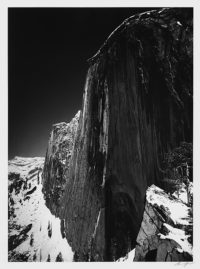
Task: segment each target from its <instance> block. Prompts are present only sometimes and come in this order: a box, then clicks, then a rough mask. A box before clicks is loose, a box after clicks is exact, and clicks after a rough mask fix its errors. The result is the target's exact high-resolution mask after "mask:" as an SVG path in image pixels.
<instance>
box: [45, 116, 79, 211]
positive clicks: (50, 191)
mask: <svg viewBox="0 0 200 269" xmlns="http://www.w3.org/2000/svg"><path fill="white" fill-rule="evenodd" d="M79 116H80V111H79V112H78V113H77V114H76V115H75V117H74V118H73V119H72V120H71V122H70V123H65V122H61V123H57V124H54V125H53V129H52V131H51V133H50V137H49V142H48V147H47V152H46V158H45V163H44V169H43V178H44V179H45V180H43V193H44V196H45V200H46V204H47V206H48V207H49V209H50V210H51V212H52V213H53V214H55V215H57V212H58V208H59V207H60V201H61V199H62V196H63V192H64V189H65V184H66V180H67V178H66V174H65V171H66V170H68V168H69V163H70V159H71V154H72V151H73V146H74V139H75V136H76V131H77V126H78V122H79Z"/></svg>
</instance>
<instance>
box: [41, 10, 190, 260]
mask: <svg viewBox="0 0 200 269" xmlns="http://www.w3.org/2000/svg"><path fill="white" fill-rule="evenodd" d="M192 38H193V36H192V9H186V8H183V9H181V8H178V9H176V8H175V9H161V10H156V11H150V12H145V13H142V14H138V15H134V16H132V17H130V18H128V19H127V20H125V21H124V22H123V23H122V24H121V25H120V26H119V27H118V28H117V29H116V30H115V31H114V32H113V33H112V34H111V35H110V36H109V38H108V39H107V40H106V42H105V43H104V44H103V46H102V47H101V48H100V50H99V51H98V52H97V54H96V55H95V56H94V57H92V58H91V59H89V64H90V67H89V70H88V74H87V78H86V84H85V90H84V97H83V107H82V113H81V115H80V120H79V125H78V129H77V135H76V139H75V142H74V148H73V150H72V156H71V160H70V165H69V167H67V169H65V171H64V175H65V178H66V180H65V183H64V188H65V190H64V194H63V196H62V195H61V196H60V197H61V198H59V199H58V201H59V205H60V206H59V207H57V206H54V202H52V203H53V204H52V203H51V202H48V201H47V205H48V204H49V206H50V208H51V210H52V211H53V212H55V211H56V214H57V215H59V216H60V218H61V219H63V223H65V226H64V227H65V228H64V229H65V234H66V237H67V239H68V241H69V242H70V244H71V246H72V248H73V250H74V251H75V258H74V259H75V260H78V261H85V260H86V261H105V260H106V261H109V260H117V259H119V258H120V257H123V256H125V255H126V253H127V252H128V251H129V250H130V249H133V248H134V247H135V245H136V238H137V235H138V232H139V230H140V225H141V221H142V218H143V212H144V205H145V193H146V190H147V187H148V186H150V185H151V184H152V183H156V184H157V185H158V186H159V182H160V180H161V178H162V170H161V169H160V163H161V161H162V158H163V155H164V153H165V152H168V151H169V150H170V149H172V148H174V147H176V146H179V143H180V142H181V141H187V142H191V141H192ZM55 140H56V139H55ZM53 152H54V151H53ZM51 156H52V157H51ZM53 156H54V153H53V154H52V153H51V151H50V152H49V153H48V154H47V157H46V161H45V163H46V168H45V169H46V170H45V171H44V182H45V181H46V182H47V183H46V185H44V190H45V192H46V197H47V199H52V200H53V196H54V193H55V192H54V191H53V193H52V194H51V191H52V190H54V188H55V187H54V182H55V176H54V175H55V171H57V170H55V171H53V170H54V168H53V170H52V169H51V167H57V164H56V165H53V166H52V161H53V160H54V157H53ZM56 160H57V157H56ZM58 166H60V164H59V165H58ZM64 166H65V165H64ZM56 169H57V168H56ZM62 170H63V167H62ZM48 171H51V172H50V173H49V172H48ZM58 174H62V175H63V172H62V173H58ZM59 181H60V179H59ZM47 195H50V196H49V198H48V196H47ZM55 207H56V208H57V209H58V208H59V210H58V211H57V209H56V210H55V209H54V208H55Z"/></svg>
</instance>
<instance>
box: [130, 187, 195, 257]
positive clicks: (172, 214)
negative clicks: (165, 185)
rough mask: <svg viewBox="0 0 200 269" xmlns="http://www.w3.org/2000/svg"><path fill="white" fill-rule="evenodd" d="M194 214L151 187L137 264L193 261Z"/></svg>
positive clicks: (178, 201)
mask: <svg viewBox="0 0 200 269" xmlns="http://www.w3.org/2000/svg"><path fill="white" fill-rule="evenodd" d="M182 189H183V188H182ZM182 192H183V190H182ZM185 193H186V189H185ZM191 213H192V208H191V207H189V206H188V205H186V204H185V203H184V202H183V201H182V200H181V199H178V198H175V196H174V195H168V194H166V193H165V192H164V191H163V190H162V189H160V188H158V187H156V186H155V185H152V186H151V187H149V188H148V190H147V194H146V205H145V210H144V215H143V220H142V224H141V228H140V231H139V234H138V236H137V245H136V249H135V258H134V261H192V225H193V221H192V217H191Z"/></svg>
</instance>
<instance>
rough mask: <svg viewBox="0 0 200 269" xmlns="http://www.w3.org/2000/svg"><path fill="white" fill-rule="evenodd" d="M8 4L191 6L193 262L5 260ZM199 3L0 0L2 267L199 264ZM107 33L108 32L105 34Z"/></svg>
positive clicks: (52, 5)
mask: <svg viewBox="0 0 200 269" xmlns="http://www.w3.org/2000/svg"><path fill="white" fill-rule="evenodd" d="M8 7H133V8H134V7H135V8H136V7H194V40H195V42H194V147H193V148H194V262H193V263H148V262H146V263H131V264H128V263H107V262H104V263H56V264H54V263H34V262H33V263H8V262H7V246H8V244H7V219H8V214H7V160H8V149H7V145H8V116H7V111H8V90H7V89H8V81H7V77H8V72H7V70H8V68H7V67H8V62H7V53H8V47H7V45H8V44H7V8H8ZM199 18H200V6H199V1H198V0H196V1H192V0H190V1H188V0H187V1H185V0H182V1H178V0H176V1H171V0H168V1H166V0H162V1H161V0H157V1H142V0H140V1H138V0H135V1H134V0H132V1H130V0H129V1H127V0H124V1H123V0H121V1H119V0H115V1H111V0H101V1H94V0H93V1H92V0H90V1H88V0H82V1H81V0H80V1H76V0H73V1H65V0H57V1H56V0H54V1H53V0H50V1H49V0H35V1H32V0H26V1H25V0H21V1H20V0H10V1H9V0H7V1H6V0H1V1H0V59H1V60H0V61H1V66H0V175H1V177H0V180H1V187H0V199H1V202H0V214H1V215H0V266H1V268H2V269H4V268H12V267H16V268H20V269H21V268H23V267H27V266H28V267H29V268H35V267H38V266H40V267H41V268H45V267H47V266H48V268H55V266H56V267H62V268H66V267H73V268H74V267H80V266H81V267H82V266H84V267H94V266H95V267H96V268H97V267H102V266H109V267H110V266H115V267H117V268H119V267H120V268H121V267H122V266H123V267H125V266H126V267H129V268H133V267H137V268H141V267H142V268H144V267H145V268H146V267H148V268H149V267H153V268H156V267H158V268H159V267H160V266H162V267H163V268H164V267H165V268H169V267H171V266H173V267H174V266H175V265H178V266H181V267H182V266H184V267H185V266H186V265H187V267H192V268H199V267H200V248H199V246H200V193H199V192H200V178H199V177H200V163H199V162H200V142H199V140H200V111H199V107H200V89H199V87H200V74H199V73H200V68H199V67H200V66H199V60H200V23H199V22H200V19H199ZM108 34H109V33H108Z"/></svg>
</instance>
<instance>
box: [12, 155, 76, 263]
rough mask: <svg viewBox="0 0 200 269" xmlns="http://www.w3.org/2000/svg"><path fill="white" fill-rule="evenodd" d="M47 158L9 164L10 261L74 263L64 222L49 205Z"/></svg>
mask: <svg viewBox="0 0 200 269" xmlns="http://www.w3.org/2000/svg"><path fill="white" fill-rule="evenodd" d="M43 164H44V158H40V157H36V158H22V157H15V158H14V159H13V160H11V161H9V163H8V165H9V168H8V169H9V176H8V178H9V181H8V182H9V186H8V188H9V197H8V198H9V220H8V227H9V239H8V240H9V254H8V260H9V261H72V260H73V252H72V250H71V248H70V246H69V245H68V243H67V240H66V238H64V236H62V234H61V229H60V227H61V222H60V220H59V219H58V218H56V217H54V216H53V215H52V214H51V212H50V211H49V209H48V208H47V207H46V205H45V200H44V197H43V193H42V183H41V173H42V169H43Z"/></svg>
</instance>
